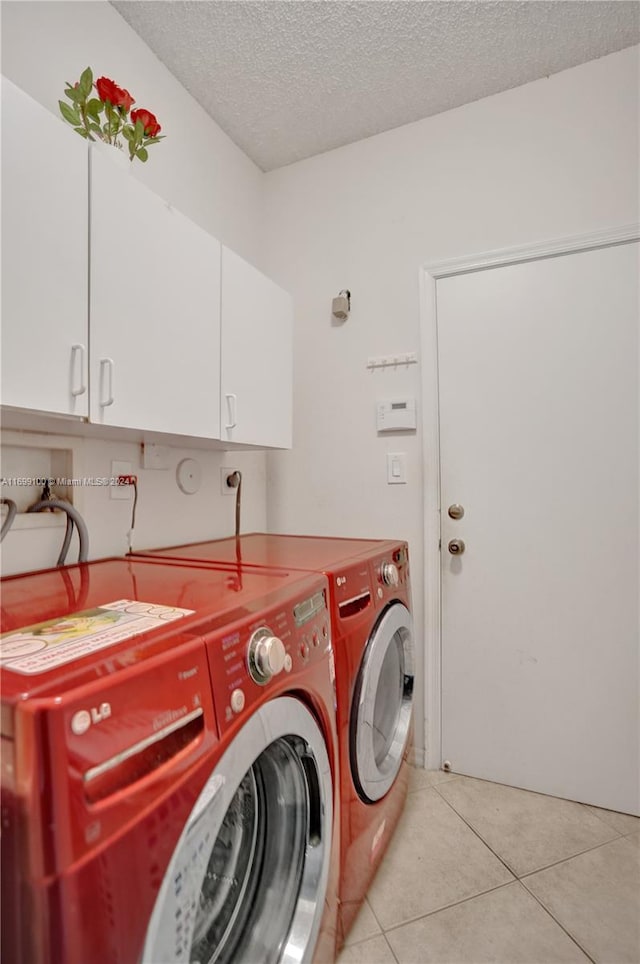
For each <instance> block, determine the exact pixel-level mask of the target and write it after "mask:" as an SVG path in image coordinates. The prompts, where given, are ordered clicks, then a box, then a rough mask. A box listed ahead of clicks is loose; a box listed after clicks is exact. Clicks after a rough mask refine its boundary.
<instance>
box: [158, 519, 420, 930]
mask: <svg viewBox="0 0 640 964" xmlns="http://www.w3.org/2000/svg"><path fill="white" fill-rule="evenodd" d="M150 555H151V556H153V557H162V558H165V559H174V560H181V561H185V560H191V561H192V562H195V563H196V564H202V563H204V562H212V561H216V560H217V561H220V560H222V561H227V562H229V561H232V560H235V561H236V562H237V563H241V564H242V565H243V566H259V567H264V566H267V567H269V566H272V567H275V568H279V567H286V568H287V569H293V568H298V569H301V570H307V571H313V572H322V573H324V574H325V575H326V576H327V577H328V580H329V593H330V609H331V621H332V626H333V636H334V649H335V657H336V684H337V691H338V734H339V747H340V788H341V789H340V795H341V801H342V819H341V834H342V838H341V860H340V865H341V872H340V891H339V896H340V914H339V927H340V934H339V941H338V943H339V945H340V944H341V943H342V942H343V941H344V938H345V936H346V934H347V933H348V931H349V928H350V927H351V925H352V923H353V921H354V919H355V917H356V915H357V912H358V909H359V907H360V905H361V903H362V901H363V900H364V897H365V894H366V892H367V889H368V887H369V884H370V883H371V880H372V878H373V875H374V874H375V871H376V869H377V867H378V866H379V864H380V861H381V859H382V856H383V854H384V851H385V849H386V847H387V845H388V843H389V840H390V838H391V835H392V833H393V830H394V829H395V826H396V824H397V822H398V819H399V817H400V814H401V812H402V808H403V806H404V802H405V799H406V793H407V785H408V770H407V766H406V757H407V753H408V751H409V748H410V744H411V740H412V734H413V729H412V694H413V675H414V670H413V663H414V641H413V635H414V634H413V621H412V617H411V588H410V579H409V556H408V549H407V545H406V543H403V542H391V541H380V540H367V539H330V538H321V537H310V536H287V535H268V534H265V533H251V534H248V535H244V536H241V537H240V538H239V539H235V538H231V539H223V540H217V541H213V542H203V543H197V544H192V545H185V546H178V547H173V548H169V549H164V550H155V551H154V552H153V553H151V554H150ZM313 642H314V641H313V639H312V637H308V638H307V641H306V643H307V645H309V646H311V645H312V643H313Z"/></svg>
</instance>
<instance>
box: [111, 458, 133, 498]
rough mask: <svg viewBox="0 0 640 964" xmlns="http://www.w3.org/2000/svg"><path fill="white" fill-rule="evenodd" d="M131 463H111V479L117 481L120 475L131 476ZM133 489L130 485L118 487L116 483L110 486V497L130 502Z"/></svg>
mask: <svg viewBox="0 0 640 964" xmlns="http://www.w3.org/2000/svg"><path fill="white" fill-rule="evenodd" d="M131 474H132V472H131V462H112V463H111V478H112V479H117V478H118V476H119V475H131ZM132 493H133V489H132V488H131V487H130V486H128V485H116V484H115V483H114V484H112V485H110V486H109V495H110V496H111V498H112V499H120V501H122V502H128V501H129V499H131V498H132Z"/></svg>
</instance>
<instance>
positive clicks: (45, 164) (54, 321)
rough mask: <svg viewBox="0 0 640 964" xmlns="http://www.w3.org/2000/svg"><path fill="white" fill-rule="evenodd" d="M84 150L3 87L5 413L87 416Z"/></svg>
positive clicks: (36, 107) (40, 110) (31, 103)
mask: <svg viewBox="0 0 640 964" xmlns="http://www.w3.org/2000/svg"><path fill="white" fill-rule="evenodd" d="M87 235H88V150H87V144H86V142H85V141H84V140H82V138H81V137H79V136H78V135H77V134H76V133H74V132H73V131H72V130H71V128H69V127H66V126H65V124H64V123H63V122H62V121H61V120H60V119H58V118H57V117H56V116H55V115H54V114H52V113H51V112H50V111H48V110H46V109H45V108H44V107H42V106H41V105H40V104H38V103H37V102H36V101H35V100H32V98H31V97H28V96H27V95H26V94H25V93H23V91H21V90H20V89H19V88H17V87H16V86H15V85H14V84H12V83H11V82H10V81H8V80H7V79H6V78H4V77H3V78H2V394H1V401H2V404H4V405H13V406H18V407H20V408H30V409H36V410H40V411H45V412H54V413H57V414H64V415H78V416H86V415H87V414H88V391H87V364H88V359H87V347H88V346H87V281H88V263H87V259H88V252H87Z"/></svg>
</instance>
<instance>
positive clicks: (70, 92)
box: [64, 84, 83, 104]
mask: <svg viewBox="0 0 640 964" xmlns="http://www.w3.org/2000/svg"><path fill="white" fill-rule="evenodd" d="M64 93H65V97H68V98H69V100H72V101H73V102H74V104H77V103H78V102H79V101H81V100H83V97H82V94H81V93H80V91H79V90H78V88H77V87H72V86H71V84H69V86H68V87H67V89H66V90H65V92H64Z"/></svg>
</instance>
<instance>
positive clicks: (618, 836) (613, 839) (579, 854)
mask: <svg viewBox="0 0 640 964" xmlns="http://www.w3.org/2000/svg"><path fill="white" fill-rule="evenodd" d="M432 789H434V790H437V787H433V788H432ZM526 792H527V793H529V792H530V791H526ZM438 795H439V796H440V798H441V799H442V800H444V802H445V803H446V804H448V805H449V806H450V807H451V809H452V810H453V812H454V813H455V814H456V816H458V817H460V819H461V820H462V821H463V823H465V824H466V825H467V827H468V828H469V830H472V831H473V832H474V833H475V835H476V837H478V839H479V840H481V841H482V843H483V844H484V845H485V847H487V848H488V849H489V850H490V851H491V853H492V854H493V855H494V857H496V858H497V859H498V860H499V861H500V863H501V864H504V866H505V867H506V868H507V870H508V871H509V872H510V873H512V874H513V876H514V877H515V878H516V880H522V878H523V877H530V876H531V875H532V874H539V873H540V872H541V871H543V870H549V868H550V867H557V866H558V864H563V863H565V862H566V861H567V860H573V859H574V857H582V856H583V854H588V853H591V851H592V850H599V848H600V847H606V845H607V844H611V843H615V842H616V840H624V839H625V837H630V836H632V835H633V834H634V833H637V832H638V831H637V830H632V831H631V833H630V834H621V833H619V832H618V831H617V830H616V829H615V827H611V826H609V825H608V824H605V826H606V827H607V829H608V830H610V831H611V832H612V833H615V835H616V836H615V837H611V839H610V840H603V841H601V842H600V843H598V844H594V845H593V847H587V848H586V849H585V850H579V851H578V852H577V853H575V854H570V855H569V856H568V857H562V858H561V859H560V860H554V861H553V862H552V863H550V864H543V865H542V867H536V868H535V870H527V872H526V873H524V874H519V873H518V872H517V871H516V870H515V869H514V868H513V867H511V866H510V865H509V864H508V863H507V861H506V860H505V859H504V858H503V857H501V856H500V854H498V853H496V852H495V850H494V849H493V847H492V846H491V844H489V843H487V841H486V840H485V839H484V837H483V836H482V834H481V833H480V832H479V831H478V830H476V829H475V827H474V826H473V825H472V824H470V823H469V822H468V820H467V819H466V817H463V815H462V814H461V813H459V812H458V811H457V810H456V808H455V807H454V806H453V804H452V803H450V802H449V801H448V800H447V798H446V797H444V796H442V794H441V793H439V792H438ZM539 796H543V794H539ZM581 806H582V804H581ZM602 822H603V823H604V821H602Z"/></svg>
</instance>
